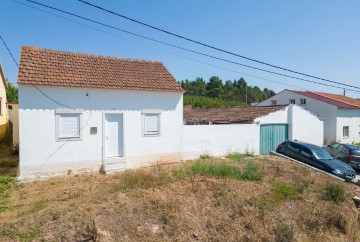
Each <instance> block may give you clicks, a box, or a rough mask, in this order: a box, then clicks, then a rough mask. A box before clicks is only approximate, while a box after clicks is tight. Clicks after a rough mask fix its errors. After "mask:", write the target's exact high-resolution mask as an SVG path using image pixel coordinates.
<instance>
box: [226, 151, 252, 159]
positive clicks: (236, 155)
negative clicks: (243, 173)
mask: <svg viewBox="0 0 360 242" xmlns="http://www.w3.org/2000/svg"><path fill="white" fill-rule="evenodd" d="M246 157H254V154H253V153H248V152H246V153H239V152H233V153H229V154H227V155H226V158H228V159H230V160H233V161H241V160H243V159H244V158H246Z"/></svg>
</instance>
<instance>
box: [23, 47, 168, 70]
mask: <svg viewBox="0 0 360 242" xmlns="http://www.w3.org/2000/svg"><path fill="white" fill-rule="evenodd" d="M21 49H32V50H39V51H46V52H53V53H54V52H55V53H63V54H73V55H83V56H89V57H97V58H106V59H109V58H111V59H116V60H125V61H133V62H151V63H160V64H162V65H163V63H162V61H160V60H144V59H136V58H125V57H116V56H108V55H98V54H89V53H80V52H73V51H65V50H54V49H49V48H41V47H37V46H27V45H24V46H22V47H21Z"/></svg>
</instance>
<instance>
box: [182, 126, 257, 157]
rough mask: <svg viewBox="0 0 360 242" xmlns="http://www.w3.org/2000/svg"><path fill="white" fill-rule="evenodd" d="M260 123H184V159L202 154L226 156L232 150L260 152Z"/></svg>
mask: <svg viewBox="0 0 360 242" xmlns="http://www.w3.org/2000/svg"><path fill="white" fill-rule="evenodd" d="M259 127H260V125H257V124H223V125H184V127H183V145H182V154H183V159H194V158H198V157H199V156H200V155H205V154H207V155H211V156H224V155H226V154H228V153H231V152H240V153H245V152H250V153H254V154H258V153H259V146H260V140H259V139H260V128H259Z"/></svg>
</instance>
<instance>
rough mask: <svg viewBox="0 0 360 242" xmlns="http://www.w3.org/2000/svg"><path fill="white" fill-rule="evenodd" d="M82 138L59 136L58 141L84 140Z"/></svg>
mask: <svg viewBox="0 0 360 242" xmlns="http://www.w3.org/2000/svg"><path fill="white" fill-rule="evenodd" d="M82 140H83V139H82V138H57V139H56V141H57V142H60V141H82Z"/></svg>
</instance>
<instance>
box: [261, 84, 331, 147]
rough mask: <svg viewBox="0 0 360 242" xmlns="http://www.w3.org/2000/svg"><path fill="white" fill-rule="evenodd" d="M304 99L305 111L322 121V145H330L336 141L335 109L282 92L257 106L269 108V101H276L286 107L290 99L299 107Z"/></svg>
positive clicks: (287, 91) (322, 103)
mask: <svg viewBox="0 0 360 242" xmlns="http://www.w3.org/2000/svg"><path fill="white" fill-rule="evenodd" d="M301 98H306V105H302V106H301V107H303V108H304V109H306V110H309V111H310V112H312V113H314V114H316V115H318V116H319V117H320V118H321V119H322V120H323V121H324V143H327V144H329V143H331V142H334V141H335V140H336V130H337V126H336V121H337V120H336V110H337V107H336V106H334V105H331V104H328V103H325V102H322V101H319V100H316V99H313V98H310V97H307V96H304V95H300V94H297V93H294V92H292V91H289V90H284V91H282V92H280V93H278V94H276V95H275V96H273V97H271V98H269V99H267V100H265V101H263V102H261V103H260V104H259V105H258V106H270V105H271V100H276V101H277V104H278V105H287V104H289V102H290V99H295V101H296V103H295V104H296V105H300V99H301Z"/></svg>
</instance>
